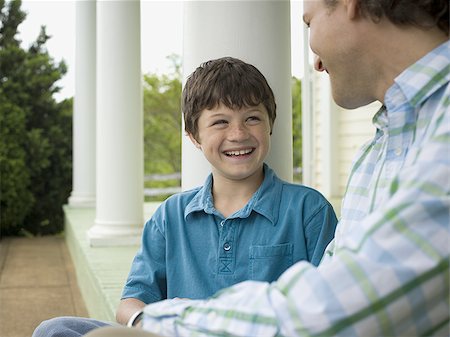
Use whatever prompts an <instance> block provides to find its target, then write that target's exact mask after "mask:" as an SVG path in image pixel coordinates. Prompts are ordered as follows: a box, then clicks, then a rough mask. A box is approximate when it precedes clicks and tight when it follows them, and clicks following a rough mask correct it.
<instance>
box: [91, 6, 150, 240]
mask: <svg viewBox="0 0 450 337" xmlns="http://www.w3.org/2000/svg"><path fill="white" fill-rule="evenodd" d="M140 55H141V53H140V4H139V1H136V0H121V1H98V2H97V175H96V178H97V193H96V194H97V208H96V220H95V225H94V226H93V227H92V228H91V229H90V230H89V232H88V236H89V239H90V243H91V245H93V246H99V245H100V246H101V245H127V244H134V243H138V242H139V241H140V233H141V229H142V223H143V200H144V197H143V188H144V182H143V122H142V121H143V118H142V90H141V87H142V85H141V59H140Z"/></svg>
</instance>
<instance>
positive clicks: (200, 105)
mask: <svg viewBox="0 0 450 337" xmlns="http://www.w3.org/2000/svg"><path fill="white" fill-rule="evenodd" d="M220 104H223V105H225V106H226V107H228V108H230V109H241V108H243V107H251V106H257V105H259V104H263V105H264V107H265V108H266V109H267V112H268V115H269V122H270V129H271V130H272V127H273V123H274V122H275V117H276V104H275V98H274V95H273V92H272V89H271V88H270V86H269V84H268V83H267V80H266V78H265V77H264V75H263V74H261V72H260V71H259V70H258V69H257V68H256V67H254V66H253V65H251V64H248V63H245V62H243V61H241V60H238V59H236V58H232V57H223V58H220V59H216V60H210V61H207V62H205V63H203V64H201V65H200V66H199V67H198V68H197V69H196V70H195V71H194V72H193V73H192V74H191V75H190V76H189V77H188V79H187V81H186V84H185V86H184V89H183V93H182V102H181V109H182V111H183V114H184V124H185V130H186V132H189V133H190V134H192V135H193V136H194V137H195V138H197V137H198V119H199V117H200V114H201V112H202V111H203V110H205V109H214V108H216V107H217V106H218V105H220Z"/></svg>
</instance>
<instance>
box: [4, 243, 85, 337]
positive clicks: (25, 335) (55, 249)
mask: <svg viewBox="0 0 450 337" xmlns="http://www.w3.org/2000/svg"><path fill="white" fill-rule="evenodd" d="M66 315H68V316H86V315H87V311H86V307H85V304H84V302H83V299H82V297H81V295H80V290H79V288H78V285H77V280H76V277H75V271H74V266H73V263H72V260H71V258H70V255H69V251H68V249H67V246H66V244H65V240H64V237H63V236H61V235H59V236H46V237H37V238H16V237H6V238H3V239H2V240H1V241H0V336H2V337H30V336H31V334H32V333H33V331H34V329H35V327H36V326H37V325H38V324H39V323H40V322H41V321H43V320H45V319H48V318H52V317H55V316H66Z"/></svg>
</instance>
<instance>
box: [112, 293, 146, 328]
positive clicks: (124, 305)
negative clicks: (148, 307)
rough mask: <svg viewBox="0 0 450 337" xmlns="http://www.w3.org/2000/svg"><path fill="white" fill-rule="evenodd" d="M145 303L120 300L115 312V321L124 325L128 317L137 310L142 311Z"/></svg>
mask: <svg viewBox="0 0 450 337" xmlns="http://www.w3.org/2000/svg"><path fill="white" fill-rule="evenodd" d="M144 306H145V303H144V302H142V301H140V300H138V299H136V298H124V299H122V300H120V303H119V306H118V307H117V311H116V321H117V322H118V323H120V324H122V325H126V324H127V322H128V321H129V319H130V317H131V316H132V315H133V314H134V313H136V312H137V311H139V310H142V309H143V308H144Z"/></svg>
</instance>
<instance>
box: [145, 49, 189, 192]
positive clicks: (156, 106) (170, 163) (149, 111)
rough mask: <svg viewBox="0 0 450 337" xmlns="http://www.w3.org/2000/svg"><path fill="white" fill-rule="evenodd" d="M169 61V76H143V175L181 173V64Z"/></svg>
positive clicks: (162, 184)
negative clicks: (171, 66) (171, 67)
mask: <svg viewBox="0 0 450 337" xmlns="http://www.w3.org/2000/svg"><path fill="white" fill-rule="evenodd" d="M169 58H170V59H171V60H172V62H173V68H174V69H173V71H172V73H170V74H168V75H157V74H148V75H144V163H145V165H144V172H145V174H146V175H149V174H167V173H176V172H180V171H181V61H180V57H179V56H177V55H171V56H169ZM178 185H179V181H177V180H175V181H167V182H156V181H155V182H148V183H147V184H146V186H147V187H166V186H178ZM163 198H164V197H163Z"/></svg>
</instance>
